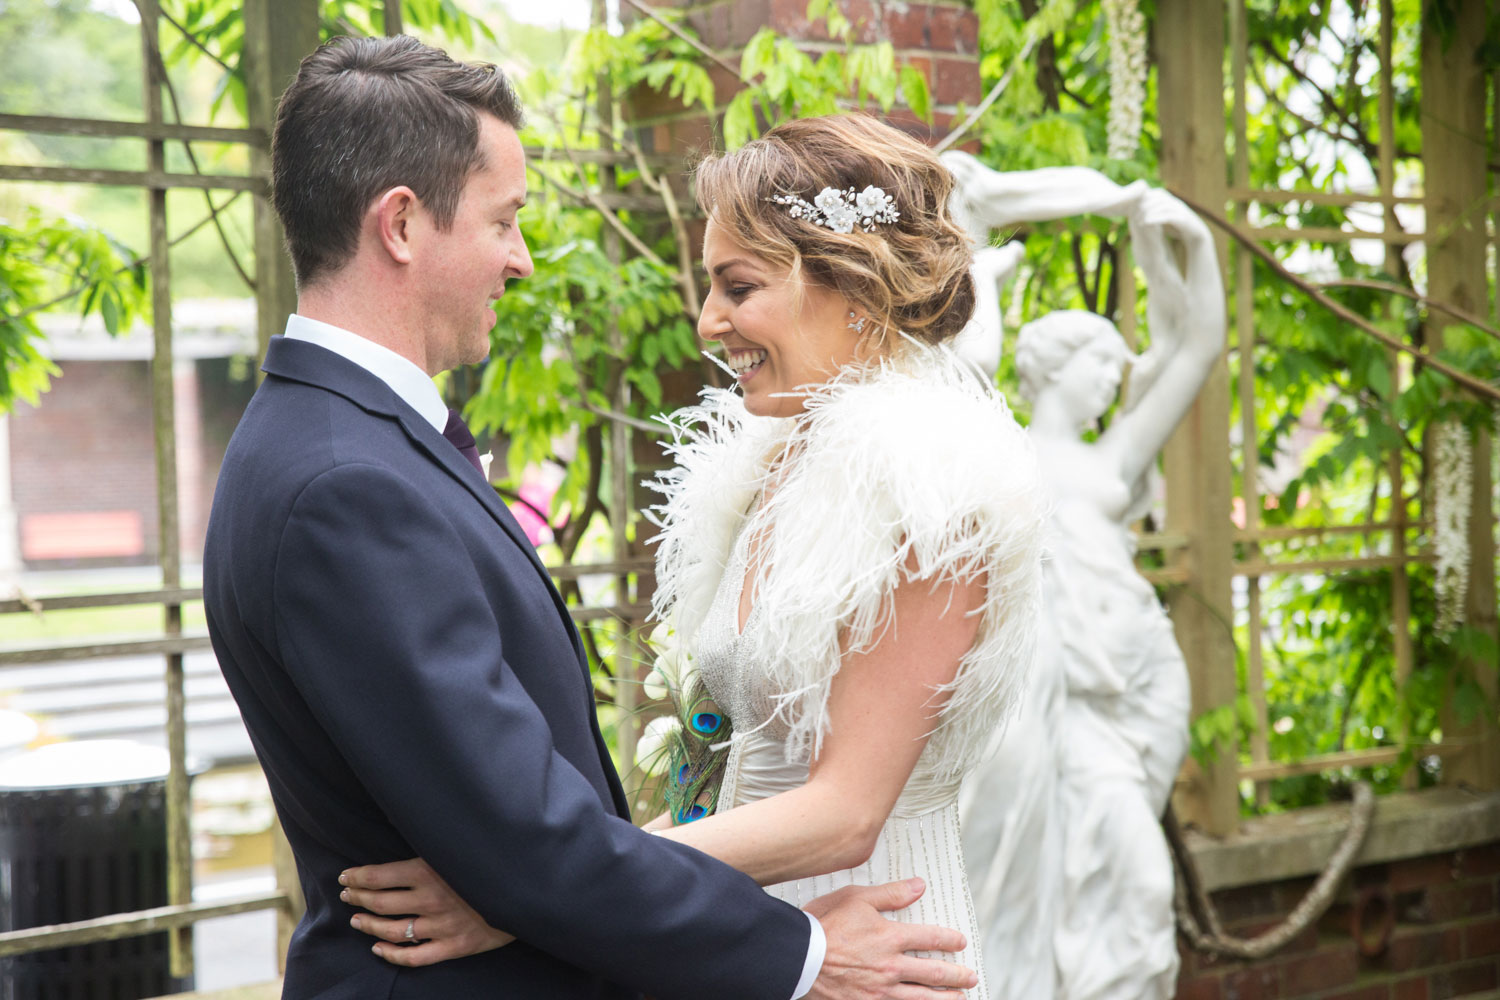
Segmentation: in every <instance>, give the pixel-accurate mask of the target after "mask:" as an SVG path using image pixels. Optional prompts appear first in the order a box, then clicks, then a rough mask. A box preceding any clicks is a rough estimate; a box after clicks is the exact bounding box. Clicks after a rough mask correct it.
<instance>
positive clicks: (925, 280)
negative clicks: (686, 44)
mask: <svg viewBox="0 0 1500 1000" xmlns="http://www.w3.org/2000/svg"><path fill="white" fill-rule="evenodd" d="M870 188H877V189H879V191H880V192H881V197H879V198H877V197H876V196H875V195H873V194H871V195H869V196H868V204H867V200H866V195H865V192H866V191H867V189H870ZM828 189H832V191H833V192H835V193H838V192H849V191H853V192H854V194H853V195H852V196H848V195H846V196H844V197H843V200H842V201H839V199H838V198H837V197H834V196H829V195H826V194H825V192H826V191H827V190H828ZM952 190H953V177H952V175H951V174H950V173H949V172H948V170H947V168H945V167H944V166H943V164H942V163H941V162H939V160H938V158H937V156H936V155H935V154H934V153H933V152H932V150H931V149H929V148H928V147H927V146H926V145H925V144H923V143H922V142H919V141H918V140H916V139H914V138H912V137H911V136H909V135H907V134H906V133H904V132H901V131H898V130H897V129H895V128H892V127H891V126H890V125H887V124H885V123H883V122H881V121H879V120H878V119H876V118H873V117H871V116H869V115H864V114H845V115H826V116H822V117H816V118H800V119H794V120H792V121H788V122H784V123H782V124H781V125H778V126H777V127H775V128H773V129H771V130H770V131H769V132H767V133H766V134H765V135H763V136H761V137H760V138H759V139H756V140H754V141H752V142H748V143H746V144H745V145H743V146H741V147H740V148H739V149H736V150H734V151H732V152H729V153H723V154H718V155H713V156H709V157H708V158H707V159H705V160H704V161H703V162H702V163H701V164H699V166H698V169H697V172H696V175H695V193H696V195H697V198H698V203H699V205H700V206H701V207H702V208H703V210H704V213H705V214H706V215H707V216H708V219H709V226H710V228H711V229H715V230H717V235H718V236H719V237H720V238H725V239H727V241H728V242H730V243H732V244H734V245H736V246H737V247H739V248H742V249H743V250H746V251H748V252H750V253H752V254H754V255H755V256H756V257H757V258H759V259H760V261H761V262H762V263H764V264H765V265H767V266H768V267H769V268H770V269H773V270H775V271H776V272H778V273H783V274H787V275H788V276H789V277H790V279H791V280H792V282H793V283H794V284H799V283H802V282H806V283H809V284H811V285H816V286H819V287H821V288H823V289H826V290H828V291H831V292H833V293H835V294H837V295H838V296H840V297H841V298H842V299H843V300H846V301H847V302H848V303H849V305H850V308H851V309H852V310H854V311H855V312H856V314H857V315H858V316H860V317H866V318H867V319H868V321H869V322H868V323H866V324H865V325H864V327H863V333H864V334H865V335H866V336H874V337H882V336H884V337H887V338H889V337H890V336H891V335H893V334H894V333H895V332H896V331H901V332H903V333H905V334H907V335H909V336H911V337H914V338H916V339H917V340H921V341H925V342H927V343H931V344H939V343H944V342H946V341H948V340H951V339H952V338H953V337H955V336H956V335H957V334H958V332H959V331H960V330H962V329H963V328H964V324H966V323H967V322H968V321H969V317H970V316H971V315H972V314H973V311H974V280H973V278H972V277H971V276H970V274H969V264H970V258H971V253H972V246H971V243H970V241H969V239H968V237H967V236H966V234H965V233H964V231H963V230H962V229H961V228H960V227H959V226H958V225H956V224H955V222H954V220H953V218H952V216H951V214H950V211H949V207H948V198H949V195H950V193H951V192H952ZM820 195H821V196H823V202H822V203H820V204H819V205H817V206H815V207H816V208H817V209H818V212H815V213H813V214H812V215H811V217H810V215H809V213H808V212H807V211H805V210H803V211H798V210H797V204H798V201H801V202H804V203H808V204H809V205H811V204H812V203H814V202H818V201H819V199H820ZM884 199H889V200H888V201H886V200H884ZM877 201H878V202H879V203H880V204H881V205H888V207H889V208H890V209H891V210H893V211H894V212H895V213H896V217H895V218H894V219H893V220H889V221H883V220H882V218H881V217H876V218H875V219H874V220H873V221H870V222H869V223H868V224H865V223H863V222H862V221H861V220H860V218H855V220H854V224H853V225H852V228H849V227H846V226H844V225H843V224H844V223H847V222H848V221H849V216H848V215H847V212H848V211H851V210H852V211H854V212H856V213H858V212H861V211H864V210H865V209H866V208H868V207H869V206H871V205H874V204H875V203H876V202H877ZM825 205H826V206H827V207H829V208H831V209H833V210H834V211H835V213H836V215H835V216H828V215H823V214H819V213H821V211H822V209H823V207H824V206H825ZM830 222H834V223H837V224H836V225H830V224H829V223H830ZM840 229H842V230H843V231H840Z"/></svg>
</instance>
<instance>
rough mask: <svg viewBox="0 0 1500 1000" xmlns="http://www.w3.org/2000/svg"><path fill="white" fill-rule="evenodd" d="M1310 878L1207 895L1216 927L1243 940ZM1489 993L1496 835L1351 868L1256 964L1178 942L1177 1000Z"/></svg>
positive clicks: (1426, 998) (1399, 998)
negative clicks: (1309, 921) (1301, 926)
mask: <svg viewBox="0 0 1500 1000" xmlns="http://www.w3.org/2000/svg"><path fill="white" fill-rule="evenodd" d="M1311 884H1312V880H1311V879H1292V880H1289V881H1285V882H1275V883H1269V884H1263V885H1252V886H1245V887H1242V888H1237V889H1227V890H1223V891H1221V892H1217V893H1214V895H1213V898H1214V902H1215V903H1216V904H1217V905H1218V908H1219V911H1220V914H1221V915H1222V917H1223V919H1224V921H1225V924H1226V927H1227V928H1228V929H1229V930H1231V931H1232V932H1234V933H1236V934H1238V935H1239V936H1242V937H1249V936H1253V935H1255V934H1257V933H1260V932H1261V931H1263V930H1265V929H1266V928H1268V927H1270V926H1271V925H1273V924H1275V923H1276V922H1278V921H1279V920H1280V919H1281V918H1282V917H1284V916H1285V915H1286V914H1287V913H1288V912H1290V911H1291V909H1292V907H1294V906H1295V905H1296V904H1297V901H1298V900H1299V899H1301V898H1302V895H1303V894H1304V893H1305V892H1306V891H1307V888H1308V886H1310V885H1311ZM1356 931H1357V932H1358V938H1356V937H1355V932H1356ZM1496 990H1500V841H1497V842H1495V843H1492V844H1487V845H1485V846H1483V847H1477V848H1470V849H1466V850H1462V851H1452V852H1448V853H1445V854H1434V855H1428V856H1426V857H1419V858H1412V859H1409V860H1405V861H1396V862H1392V863H1390V864H1382V865H1370V866H1368V867H1365V868H1359V869H1356V870H1355V871H1354V872H1353V873H1352V877H1351V880H1350V884H1349V885H1346V886H1344V887H1343V890H1342V892H1341V894H1340V896H1339V897H1338V902H1336V903H1335V904H1334V905H1333V906H1332V907H1331V908H1330V909H1329V911H1328V912H1327V913H1326V914H1325V915H1324V916H1323V918H1322V920H1320V921H1319V922H1318V924H1317V925H1316V926H1315V927H1311V928H1309V929H1308V930H1307V931H1305V932H1304V933H1303V934H1302V935H1301V936H1300V937H1298V938H1297V939H1296V940H1294V941H1293V942H1292V943H1291V944H1290V945H1288V946H1287V947H1286V948H1285V949H1283V950H1282V951H1280V952H1278V953H1276V954H1274V955H1272V956H1270V957H1268V958H1265V959H1262V960H1260V961H1258V962H1248V963H1247V962H1234V961H1228V960H1225V959H1213V958H1209V957H1206V956H1201V955H1198V954H1196V953H1194V952H1192V951H1191V950H1189V949H1187V948H1186V947H1184V948H1183V957H1182V972H1181V975H1180V977H1179V979H1178V986H1177V1000H1302V998H1307V1000H1313V998H1316V1000H1448V998H1450V997H1470V996H1493V995H1495V991H1496Z"/></svg>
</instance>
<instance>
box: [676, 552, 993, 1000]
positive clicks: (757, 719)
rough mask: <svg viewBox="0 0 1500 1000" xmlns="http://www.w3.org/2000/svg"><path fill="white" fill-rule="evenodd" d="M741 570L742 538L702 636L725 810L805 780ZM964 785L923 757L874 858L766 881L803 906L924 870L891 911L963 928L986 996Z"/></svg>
mask: <svg viewBox="0 0 1500 1000" xmlns="http://www.w3.org/2000/svg"><path fill="white" fill-rule="evenodd" d="M745 572H746V566H745V555H744V546H743V545H736V546H735V547H734V550H733V554H732V555H731V558H730V562H729V565H728V566H727V567H726V569H725V573H724V576H723V578H722V579H721V581H720V583H719V587H718V590H717V591H716V592H715V594H714V601H713V604H712V606H711V607H710V609H709V612H708V617H707V618H706V619H705V620H704V622H703V628H702V630H701V631H700V633H699V637H698V644H697V654H696V658H697V666H698V670H699V673H700V676H701V677H702V679H703V681H704V683H705V684H706V685H707V687H708V690H709V692H710V693H711V694H712V695H713V696H714V699H715V701H717V702H718V704H719V707H720V708H721V709H723V710H724V712H725V714H726V715H728V716H729V719H730V721H731V722H732V723H733V725H734V729H735V737H734V739H733V741H732V742H731V744H730V750H729V760H728V763H727V765H726V768H725V774H724V783H723V785H722V787H721V789H720V793H719V811H720V812H723V811H724V810H726V809H731V808H733V807H735V806H741V805H744V804H745V803H747V802H754V801H755V800H757V799H763V798H767V797H769V796H772V795H776V794H778V793H780V792H785V791H789V790H791V789H793V788H796V787H798V786H800V785H803V784H805V783H806V782H807V775H808V765H807V763H806V762H798V761H795V760H789V759H788V756H787V753H786V743H785V740H786V737H787V735H788V729H787V726H786V724H785V723H784V722H783V721H781V720H780V719H779V718H778V717H777V715H776V701H775V700H774V695H775V693H776V692H775V691H774V690H773V688H772V687H771V684H770V680H769V678H768V677H767V676H766V675H765V673H764V672H762V671H758V670H756V668H755V664H754V662H753V661H752V656H751V653H750V651H751V650H752V649H753V648H754V645H753V639H754V636H752V635H751V633H752V632H753V631H754V630H755V629H757V628H759V627H761V625H762V624H763V622H762V615H761V614H760V613H759V608H760V605H758V604H757V605H755V606H753V607H752V608H751V610H750V614H749V615H748V616H747V617H746V619H745V628H744V632H743V633H740V632H739V631H738V629H737V626H738V624H739V606H740V597H741V591H742V588H743V586H744V580H745ZM924 771H925V772H927V774H926V776H925V777H924ZM958 784H959V783H958V781H957V780H954V779H947V780H942V779H939V778H938V777H937V776H935V775H933V774H932V773H931V772H930V771H928V769H926V768H923V767H922V766H921V764H920V763H919V764H918V767H917V768H916V770H915V771H914V772H913V775H912V778H911V780H909V781H908V782H907V784H906V788H905V789H904V790H903V791H902V793H901V797H900V799H899V800H898V801H897V802H896V807H895V809H893V810H892V811H891V815H890V818H888V819H887V820H886V823H885V828H884V829H883V830H882V831H881V834H880V837H879V839H878V840H877V841H876V843H875V851H874V853H873V854H871V856H870V860H868V861H866V862H865V863H864V864H862V865H859V866H858V867H856V868H846V869H844V870H842V871H836V872H831V873H829V874H827V875H818V876H815V877H813V878H802V879H797V880H796V881H792V882H782V883H780V884H779V885H772V886H767V887H766V891H767V892H769V893H770V894H771V895H773V896H776V897H778V898H780V899H784V900H786V901H787V902H788V903H791V904H793V905H794V906H799V907H800V906H804V905H806V904H807V903H809V902H811V901H812V900H814V899H816V898H817V897H819V896H824V895H827V894H828V893H830V892H833V891H834V890H835V889H841V888H843V887H844V886H846V885H879V884H881V883H884V882H894V881H896V880H898V879H905V878H911V877H912V876H914V875H919V876H921V877H922V878H923V879H924V880H925V881H926V883H927V891H926V892H925V893H923V895H922V898H921V899H919V900H917V902H916V903H915V904H914V905H912V906H909V907H907V908H905V909H904V910H900V911H897V912H895V913H892V914H890V916H891V918H892V919H895V920H900V921H904V922H906V923H918V924H935V925H937V926H940V927H950V928H953V929H954V930H957V931H960V932H962V933H963V935H964V938H965V940H967V941H968V942H969V946H968V948H966V949H965V950H964V951H963V952H962V953H961V954H959V955H958V956H957V957H956V961H958V962H959V963H960V964H961V965H964V966H967V967H968V968H971V969H974V970H975V971H976V972H978V973H979V986H978V987H976V988H974V989H971V990H967V991H965V992H964V993H963V995H964V996H966V997H970V998H972V1000H987V998H988V997H989V991H988V990H987V988H986V986H985V981H984V963H983V961H982V960H981V958H980V955H979V952H978V949H977V943H978V941H979V940H980V934H979V928H978V925H977V923H976V921H975V918H974V904H973V902H972V901H971V900H970V897H969V880H968V877H967V875H966V874H965V872H964V861H963V850H962V846H961V843H960V840H959V832H958ZM924 954H926V953H924ZM938 957H943V958H947V957H949V956H947V955H942V956H938Z"/></svg>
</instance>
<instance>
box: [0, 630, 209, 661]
mask: <svg viewBox="0 0 1500 1000" xmlns="http://www.w3.org/2000/svg"><path fill="white" fill-rule="evenodd" d="M212 648H213V647H212V646H211V645H210V644H209V641H208V636H206V635H179V636H168V637H165V638H158V639H129V640H122V641H120V642H94V643H79V644H76V645H67V646H41V647H34V648H31V649H8V650H4V651H0V667H14V666H19V665H21V664H29V663H54V662H62V661H65V660H94V659H100V658H102V657H114V656H152V655H168V654H171V653H193V652H198V651H201V650H205V649H212Z"/></svg>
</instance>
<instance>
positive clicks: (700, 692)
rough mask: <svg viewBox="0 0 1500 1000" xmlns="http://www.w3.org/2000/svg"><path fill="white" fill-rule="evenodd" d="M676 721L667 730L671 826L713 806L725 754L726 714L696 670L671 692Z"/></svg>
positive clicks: (666, 787) (698, 816) (665, 791)
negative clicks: (678, 687)
mask: <svg viewBox="0 0 1500 1000" xmlns="http://www.w3.org/2000/svg"><path fill="white" fill-rule="evenodd" d="M672 707H673V709H674V710H675V712H676V716H677V725H676V726H673V727H672V728H671V729H670V730H668V732H667V733H666V752H667V760H668V765H667V773H666V780H665V781H664V782H663V794H664V796H665V798H666V805H667V809H668V811H669V812H671V814H672V822H673V823H676V824H682V823H691V822H692V821H693V820H695V819H702V818H703V817H704V816H708V815H710V814H712V813H713V811H714V810H715V809H716V808H717V807H718V804H719V785H720V783H721V782H722V781H723V780H724V763H725V761H726V760H727V759H728V757H729V731H730V726H729V717H728V716H727V715H725V714H724V713H723V711H721V710H720V708H719V706H718V705H717V704H716V703H715V702H714V700H713V697H712V696H711V695H710V694H709V693H708V691H707V689H706V688H705V687H704V686H703V682H702V681H701V680H699V679H698V676H697V675H696V674H692V675H690V676H689V677H688V678H687V681H686V683H685V684H684V685H683V687H682V688H681V689H680V691H673V698H672Z"/></svg>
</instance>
